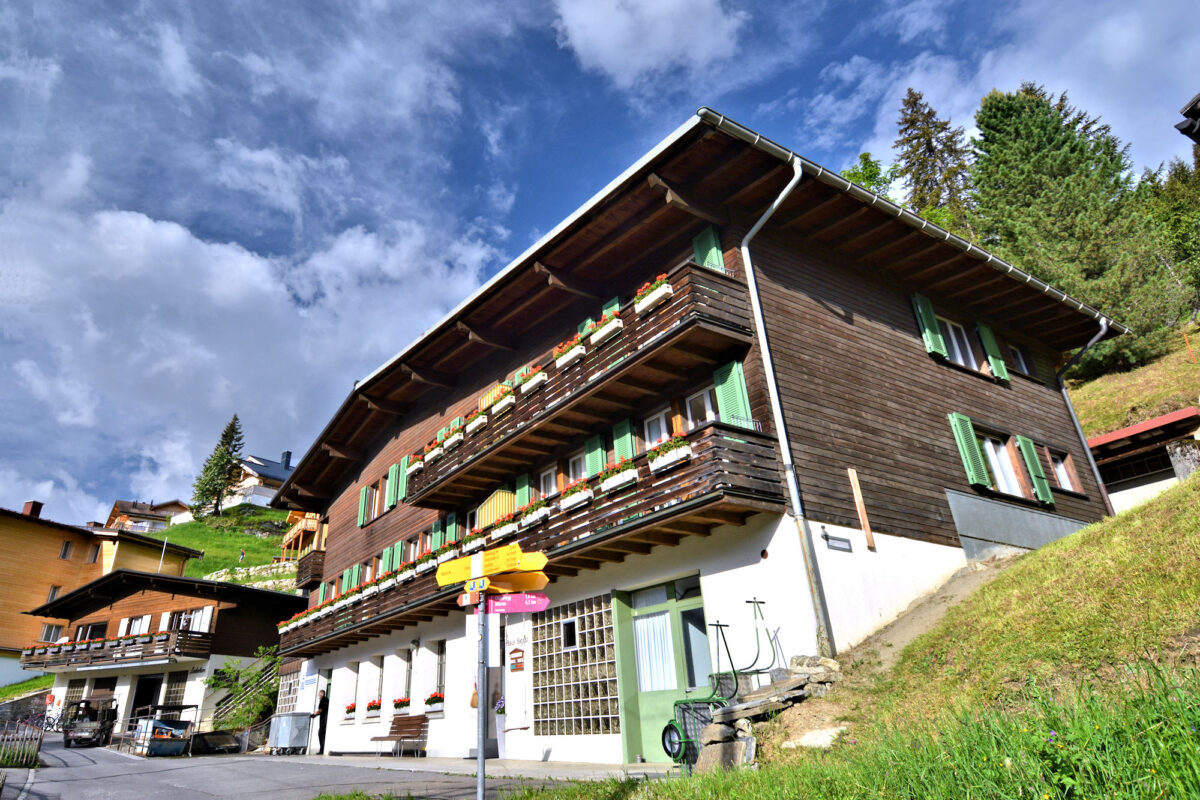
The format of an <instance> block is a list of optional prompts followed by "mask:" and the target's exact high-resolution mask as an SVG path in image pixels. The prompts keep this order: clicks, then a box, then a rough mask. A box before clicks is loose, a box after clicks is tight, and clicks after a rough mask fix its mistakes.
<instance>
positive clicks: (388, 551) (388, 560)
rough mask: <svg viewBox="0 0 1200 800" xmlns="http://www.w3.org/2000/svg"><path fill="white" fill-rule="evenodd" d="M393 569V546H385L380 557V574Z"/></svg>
mask: <svg viewBox="0 0 1200 800" xmlns="http://www.w3.org/2000/svg"><path fill="white" fill-rule="evenodd" d="M391 571H392V548H390V547H385V548H383V555H381V556H380V557H379V574H380V575H382V574H383V573H385V572H391Z"/></svg>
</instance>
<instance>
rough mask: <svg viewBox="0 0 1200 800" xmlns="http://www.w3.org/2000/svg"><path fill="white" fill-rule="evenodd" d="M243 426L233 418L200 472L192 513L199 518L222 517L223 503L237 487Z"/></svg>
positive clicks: (197, 478) (196, 482)
mask: <svg viewBox="0 0 1200 800" xmlns="http://www.w3.org/2000/svg"><path fill="white" fill-rule="evenodd" d="M241 459H242V423H241V422H240V421H239V420H238V417H237V414H234V415H233V419H231V420H230V421H229V422H228V423H227V424H226V425H225V429H224V430H223V431H221V438H220V439H219V440H218V441H217V445H216V447H214V448H213V451H212V454H211V455H210V456H209V457H208V459H207V460H206V461H205V462H204V466H203V467H201V468H200V474H199V475H197V476H196V480H195V481H194V482H193V483H192V509H193V513H195V514H197V515H199V514H202V513H204V512H205V511H210V510H211V511H210V513H212V514H213V516H217V517H219V516H221V503H222V502H224V500H225V496H226V495H227V494H229V492H230V490H232V489H233V487H234V486H236V485H237V480H238V476H239V475H240V474H241V468H242V462H241Z"/></svg>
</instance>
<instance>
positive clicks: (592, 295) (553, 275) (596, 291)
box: [533, 261, 604, 300]
mask: <svg viewBox="0 0 1200 800" xmlns="http://www.w3.org/2000/svg"><path fill="white" fill-rule="evenodd" d="M533 271H534V272H536V273H537V274H538V275H545V276H546V282H547V283H548V284H549V285H550V286H553V287H554V288H556V289H562V290H563V291H564V292H568V293H570V294H574V295H578V296H580V297H586V298H589V299H591V300H599V299H601V298H602V297H604V287H603V286H601V285H600V284H598V283H593V282H592V281H588V280H584V279H583V278H577V277H575V276H574V275H568V274H566V273H565V272H564V271H563V270H559V269H553V268H551V267H547V266H546V265H545V264H543V263H542V262H540V261H535V262H533Z"/></svg>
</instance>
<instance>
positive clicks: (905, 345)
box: [275, 109, 1124, 763]
mask: <svg viewBox="0 0 1200 800" xmlns="http://www.w3.org/2000/svg"><path fill="white" fill-rule="evenodd" d="M747 255H749V259H750V260H749V261H747ZM1123 330H1124V329H1123V328H1122V327H1121V326H1120V325H1119V324H1117V323H1114V322H1112V321H1111V320H1108V319H1107V318H1105V317H1104V316H1103V315H1102V314H1101V313H1100V312H1099V311H1097V310H1096V309H1093V308H1090V307H1089V306H1087V305H1086V304H1084V303H1082V302H1079V301H1077V300H1075V299H1073V298H1070V297H1068V296H1067V295H1065V294H1063V293H1062V292H1061V291H1059V290H1057V289H1054V288H1053V287H1050V286H1047V285H1046V284H1044V283H1042V282H1041V281H1039V280H1037V279H1036V278H1033V277H1032V276H1031V275H1029V274H1028V273H1025V272H1023V271H1021V270H1020V269H1019V268H1017V267H1015V266H1013V265H1010V264H1007V263H1005V262H1003V261H1001V260H1000V259H997V258H996V257H995V256H993V255H991V254H989V253H987V252H985V251H983V250H981V249H980V248H978V247H976V246H975V245H972V244H970V243H968V242H965V241H963V240H961V239H958V238H957V237H954V236H952V235H951V234H949V233H947V232H946V231H943V230H941V229H939V228H937V227H936V226H934V225H932V224H930V223H928V222H926V221H924V220H922V219H920V218H918V217H916V216H914V215H913V214H911V213H910V212H908V211H905V210H904V209H901V208H899V207H898V206H896V205H894V204H892V203H890V202H889V201H887V200H886V199H884V198H881V197H879V196H876V195H874V194H871V193H870V192H868V191H866V190H864V189H862V188H861V187H858V186H855V185H853V184H851V183H849V182H847V181H846V180H845V179H843V178H841V177H840V176H838V175H837V174H836V173H832V172H830V171H828V170H826V169H825V168H823V167H821V166H819V165H817V164H814V163H812V162H810V161H808V160H806V159H804V158H802V157H801V156H799V155H797V154H795V153H792V152H791V151H789V150H786V149H784V148H783V147H781V146H779V145H777V144H775V143H773V142H770V141H768V140H765V139H763V138H762V137H761V136H759V135H758V134H756V133H754V132H753V131H750V130H748V129H746V128H744V127H742V126H741V125H738V124H737V123H735V122H732V121H731V120H728V119H727V118H725V117H723V116H721V115H719V114H716V113H715V112H712V111H710V110H708V109H702V110H701V111H700V112H699V113H698V114H697V116H696V117H695V118H694V119H692V120H691V121H690V122H688V123H687V124H685V125H684V126H682V127H681V128H680V129H678V130H677V131H676V132H675V133H673V134H672V135H671V136H670V137H668V138H667V139H666V140H665V141H664V142H663V143H661V144H660V145H659V146H658V147H656V148H655V149H654V150H653V151H651V152H650V153H648V154H647V155H646V156H645V157H643V158H642V159H641V160H640V161H638V162H637V163H636V164H635V165H633V166H632V167H631V168H630V169H628V170H627V171H626V172H625V173H623V174H622V175H621V176H619V177H618V178H617V179H616V180H614V181H613V182H612V183H611V184H609V185H608V186H607V187H605V188H604V189H603V190H602V191H601V192H599V193H598V194H597V195H596V196H595V197H593V198H592V199H591V200H590V201H588V202H587V203H586V204H585V205H584V206H583V207H581V208H580V209H578V210H577V211H576V212H574V213H573V214H571V215H570V216H569V217H568V218H567V219H565V220H564V221H563V222H562V223H561V224H559V225H558V226H557V227H556V228H555V229H554V230H553V231H551V232H550V233H548V234H547V235H546V236H545V237H543V239H542V240H541V241H539V242H538V243H537V244H535V245H534V246H533V247H531V248H530V249H529V250H528V251H526V252H525V253H523V254H522V255H521V256H519V257H518V258H517V259H516V260H514V261H513V262H512V263H511V264H510V265H509V266H508V267H506V268H505V269H504V270H502V271H501V272H500V273H498V274H497V275H496V276H495V277H494V278H492V279H491V280H490V281H489V282H488V283H487V284H486V285H485V286H483V287H482V288H481V289H480V290H479V291H477V292H476V293H475V294H474V295H472V296H471V297H469V298H467V299H466V300H464V301H463V303H462V304H461V305H459V306H458V307H457V308H456V309H454V310H453V311H452V312H451V313H450V314H449V315H448V316H447V317H446V318H445V319H443V320H442V321H441V322H439V323H438V324H437V325H435V326H433V327H432V328H431V329H430V330H429V331H428V332H426V333H425V334H424V335H422V336H421V338H420V339H418V340H417V341H415V342H413V343H412V344H410V345H409V346H408V347H406V348H405V349H404V350H402V351H401V352H400V353H398V354H397V355H396V356H395V357H394V358H392V359H391V360H390V361H388V362H387V363H386V364H384V365H382V366H381V367H379V368H378V369H377V370H375V371H374V372H373V373H371V374H370V375H368V376H366V377H365V378H363V379H362V380H360V381H358V382H357V383H356V384H355V388H354V390H353V391H352V392H351V393H350V395H349V396H348V397H347V398H346V399H345V401H344V402H343V403H342V405H341V407H340V408H338V409H337V411H336V413H335V414H334V415H333V417H332V419H331V420H330V421H329V423H328V424H327V425H326V426H325V428H324V429H323V430H322V431H321V432H320V433H319V435H318V436H317V439H316V441H315V443H314V444H313V445H312V447H311V448H310V449H309V450H308V452H307V453H306V454H305V456H304V458H303V459H302V460H301V461H300V462H299V464H298V465H297V466H296V469H295V471H294V472H293V473H292V475H291V476H290V477H289V478H288V480H287V481H286V482H285V483H284V484H283V486H282V487H281V488H280V490H279V493H278V495H277V497H276V500H275V504H276V505H277V506H279V507H286V508H290V509H294V510H297V511H305V512H311V513H313V514H315V515H317V518H318V519H319V523H318V524H319V531H320V533H319V535H317V534H316V533H314V535H313V537H312V538H311V539H309V540H306V541H308V542H316V543H317V545H318V546H314V547H312V549H311V550H308V551H307V552H305V553H304V554H303V555H302V557H301V558H300V559H299V564H298V567H299V568H298V576H299V577H298V585H299V586H300V587H301V588H303V589H307V590H308V591H309V608H308V609H307V611H306V613H305V614H303V615H301V616H299V617H298V618H296V619H294V620H289V621H286V622H285V624H284V625H283V626H282V629H281V630H282V636H281V642H282V649H283V652H285V653H287V654H289V655H292V656H296V657H305V658H307V659H309V665H308V667H306V669H309V670H310V671H311V672H312V673H313V674H316V675H317V676H318V678H319V680H318V681H317V682H316V683H315V684H314V685H313V691H314V692H315V688H316V687H317V686H320V687H321V688H328V689H329V691H330V693H331V694H330V696H331V698H332V708H333V709H334V711H335V713H336V715H337V723H338V724H336V725H334V724H333V723H331V727H330V743H329V747H330V748H331V749H332V750H333V751H335V752H337V751H343V752H345V751H358V750H371V749H372V747H371V746H370V736H372V735H377V734H378V733H385V732H386V731H387V729H388V728H387V722H388V719H389V718H390V717H391V716H392V715H393V713H408V711H409V710H410V709H411V710H412V711H414V712H416V711H421V710H424V711H425V712H426V713H427V714H429V715H431V717H432V718H431V722H430V733H429V750H430V752H431V753H435V754H444V755H465V754H466V749H467V747H468V745H467V744H466V742H468V741H471V742H473V741H474V735H473V734H472V735H470V736H467V735H464V731H465V730H470V731H474V725H475V722H474V716H473V714H474V711H473V710H471V709H470V708H469V704H468V698H469V697H470V695H471V693H472V686H473V684H474V678H473V669H474V663H475V654H474V646H475V639H474V636H473V635H472V634H471V632H470V631H468V630H467V628H468V627H469V626H470V625H471V624H472V623H470V622H469V621H468V620H466V619H465V615H464V614H463V613H462V612H461V611H460V610H459V608H458V606H457V605H456V599H457V597H458V595H459V593H460V591H461V587H457V586H456V587H446V588H438V587H437V585H436V582H435V580H434V576H433V572H434V570H433V567H434V566H435V565H436V562H437V561H438V560H444V559H446V558H450V557H454V556H455V555H461V554H465V553H468V552H473V551H475V550H477V549H480V548H486V547H491V546H494V545H495V544H499V543H505V542H509V541H516V542H519V543H520V544H521V547H522V548H523V549H525V550H540V551H543V552H545V553H546V555H547V557H548V558H549V566H548V568H547V570H546V571H547V572H548V573H549V574H550V575H551V576H552V578H553V583H552V584H551V585H550V587H549V588H548V589H547V590H546V593H547V594H548V596H549V598H550V607H549V608H548V609H547V610H545V611H542V612H538V613H533V614H523V615H510V616H508V617H506V618H505V627H504V633H503V636H504V664H505V666H504V668H503V669H502V670H497V671H496V675H495V681H494V685H490V686H489V687H488V690H487V692H486V693H485V692H479V694H480V696H490V695H491V694H496V693H498V692H499V693H502V694H503V696H504V698H505V703H506V707H507V714H506V715H505V720H504V722H505V725H504V727H505V729H506V730H504V731H502V732H499V733H498V734H497V735H498V736H505V737H506V750H507V753H508V755H509V757H516V758H539V759H541V758H554V759H566V760H588V761H608V762H617V761H621V762H626V763H628V762H632V761H635V760H636V759H637V758H638V757H642V758H645V759H648V760H651V761H662V760H665V755H664V754H663V752H662V750H661V748H660V746H659V744H658V742H659V739H658V734H659V731H661V729H662V727H663V725H664V724H665V723H666V722H667V721H668V720H669V719H670V717H671V714H672V703H673V702H674V701H675V700H676V699H680V698H682V697H685V696H687V692H688V691H689V690H690V689H691V688H692V687H697V686H706V685H707V682H708V679H709V673H710V672H712V671H713V670H716V669H718V668H726V669H727V668H728V666H729V664H728V654H727V653H726V652H724V651H720V650H716V649H715V648H716V642H715V641H710V639H709V637H708V633H709V627H708V624H709V623H712V622H715V621H717V620H719V621H720V622H722V623H725V624H727V625H729V626H730V627H729V628H728V629H727V632H728V638H729V642H730V645H731V650H732V655H733V658H734V660H735V661H736V662H739V666H740V665H742V662H746V661H749V660H750V656H749V655H748V653H754V652H759V653H760V659H759V661H758V662H757V663H758V666H759V667H761V666H763V665H764V664H765V663H766V662H768V661H770V662H772V663H774V664H775V665H777V666H778V665H780V664H781V663H782V662H783V661H784V660H786V658H787V657H789V656H791V655H796V654H811V653H815V652H817V651H818V650H824V651H826V652H833V651H836V650H837V649H840V648H844V647H847V646H849V645H852V644H854V643H855V642H857V641H860V640H861V639H862V638H864V637H865V636H866V635H868V634H869V633H870V632H871V631H873V630H875V629H876V628H878V627H879V626H881V625H882V624H885V623H886V622H888V621H889V620H890V619H892V618H893V617H895V616H896V615H897V614H898V613H899V612H900V611H902V610H903V609H904V608H905V607H906V606H907V605H908V604H909V603H910V602H911V601H912V600H913V599H915V598H916V597H918V596H920V595H922V594H924V593H926V592H928V591H930V590H931V589H933V588H935V587H936V586H937V585H939V584H940V583H941V582H942V581H944V580H945V579H946V578H947V577H949V576H950V575H951V574H952V573H953V572H954V571H956V570H957V569H959V568H961V567H962V566H963V565H964V564H965V563H966V561H967V560H968V559H970V558H976V557H985V556H987V555H989V554H991V553H995V552H998V551H1004V550H1011V549H1018V548H1028V547H1033V546H1037V545H1038V544H1040V543H1042V542H1044V541H1049V540H1051V539H1053V538H1056V537H1058V536H1061V535H1064V534H1065V533H1068V532H1070V531H1071V530H1074V529H1076V528H1078V527H1080V526H1082V525H1084V524H1086V523H1087V522H1090V521H1093V520H1096V519H1098V518H1100V517H1101V516H1102V515H1103V514H1104V512H1105V501H1104V498H1103V494H1102V491H1101V489H1100V487H1099V485H1098V482H1097V479H1096V472H1095V468H1094V465H1093V464H1092V463H1091V461H1090V460H1089V454H1088V450H1087V447H1086V444H1085V443H1084V441H1083V439H1082V435H1081V434H1080V432H1079V429H1078V426H1077V424H1076V421H1075V418H1074V413H1073V410H1072V409H1071V407H1070V404H1069V399H1068V398H1067V396H1066V394H1065V392H1063V391H1062V387H1061V385H1060V383H1059V381H1058V377H1057V375H1056V369H1057V368H1058V367H1059V365H1060V364H1061V363H1062V362H1063V360H1064V354H1066V353H1067V352H1069V351H1071V350H1073V349H1075V348H1080V347H1083V346H1086V345H1088V344H1089V343H1090V342H1093V341H1096V340H1098V339H1100V338H1102V337H1105V336H1113V335H1117V334H1118V333H1120V332H1122V331H1123ZM1059 465H1063V469H1058V466H1059ZM792 476H794V481H795V488H794V491H793V488H792V485H791V483H792V482H791V478H792ZM754 599H756V600H759V601H763V602H764V603H765V605H764V606H762V607H763V608H764V609H765V615H766V619H767V623H766V624H767V625H768V626H769V627H770V629H771V630H772V631H774V632H776V633H775V648H774V651H775V652H774V653H772V654H770V655H767V654H766V653H765V651H763V648H762V647H758V648H757V650H756V642H757V641H758V634H759V631H756V627H755V623H754V620H753V617H752V614H751V610H750V609H751V607H750V606H749V605H747V603H746V601H750V600H754ZM714 652H715V653H716V654H715V655H714ZM435 693H440V694H443V695H444V697H445V700H444V705H443V704H439V703H436V702H431V703H426V702H425V700H427V699H432V700H433V701H436V700H437V696H436V694H435ZM310 697H311V696H310ZM401 697H404V698H407V699H408V700H409V701H410V703H409V705H408V706H405V707H396V708H393V703H392V702H391V701H392V700H393V699H394V698H401ZM373 701H374V702H378V703H380V704H381V705H382V710H379V709H375V710H374V713H371V710H369V706H370V705H371V704H372V702H373ZM303 702H304V700H303V699H301V705H303ZM307 702H312V701H311V699H309V700H308V701H307ZM396 705H397V706H399V704H396ZM343 708H345V709H346V711H345V713H344V714H343V712H342V710H341V709H343Z"/></svg>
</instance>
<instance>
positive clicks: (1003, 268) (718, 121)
mask: <svg viewBox="0 0 1200 800" xmlns="http://www.w3.org/2000/svg"><path fill="white" fill-rule="evenodd" d="M696 116H697V117H699V118H700V119H702V120H704V121H705V122H706V123H708V124H709V125H711V126H713V127H714V128H716V129H717V130H719V131H721V132H722V133H727V134H729V135H730V136H733V137H734V138H737V139H741V140H742V141H744V142H746V143H747V144H749V145H750V146H752V147H755V148H757V149H759V150H761V151H762V152H764V153H767V154H768V155H771V156H774V157H775V158H778V159H779V160H780V161H783V162H786V163H789V164H799V165H800V167H801V168H802V169H803V170H804V172H806V173H808V174H809V175H812V176H813V177H814V178H816V179H817V180H819V181H820V182H821V183H824V184H826V185H828V186H832V187H833V188H835V189H837V190H838V191H841V192H845V193H846V194H848V195H850V196H851V197H853V198H854V199H856V200H860V201H862V202H864V203H866V204H867V205H869V206H874V207H875V208H878V209H879V210H881V211H883V212H885V213H887V214H890V215H892V216H893V217H896V218H897V219H898V220H900V221H901V222H903V223H905V224H906V225H909V226H911V227H913V228H915V229H917V230H920V231H924V232H925V233H927V234H929V235H930V236H931V237H933V238H935V239H941V240H942V241H944V242H946V244H949V245H951V246H952V247H955V248H957V249H959V250H962V251H963V252H964V253H966V254H967V255H969V256H973V257H975V258H977V259H978V260H980V261H982V262H984V263H985V264H987V265H988V266H990V267H992V268H993V269H995V270H997V271H998V272H1003V273H1005V274H1007V275H1009V276H1011V277H1013V278H1014V279H1016V280H1019V281H1021V282H1022V283H1025V284H1027V285H1029V286H1032V287H1033V288H1034V289H1037V290H1038V291H1040V292H1041V293H1042V294H1044V295H1047V296H1048V297H1051V298H1053V299H1055V300H1057V301H1058V302H1060V303H1063V304H1064V305H1067V306H1070V307H1072V308H1074V309H1075V310H1077V311H1079V312H1080V313H1082V314H1085V315H1087V316H1089V317H1091V318H1092V319H1094V320H1096V321H1097V322H1098V321H1100V320H1101V319H1104V318H1105V317H1104V315H1103V314H1102V313H1101V312H1100V311H1099V310H1097V309H1095V308H1093V307H1092V306H1090V305H1088V304H1087V303H1084V302H1083V301H1082V300H1076V299H1075V298H1074V297H1071V296H1070V295H1068V294H1067V293H1066V292H1064V291H1062V290H1061V289H1056V288H1054V287H1053V286H1051V285H1050V284H1048V283H1046V282H1045V281H1043V280H1040V279H1038V278H1035V277H1034V276H1033V275H1030V274H1029V273H1028V272H1025V271H1024V270H1021V269H1018V268H1017V267H1014V266H1013V265H1012V264H1009V263H1008V262H1007V261H1005V260H1003V259H1001V258H997V257H996V256H994V255H992V254H991V253H989V252H987V251H986V250H983V249H982V248H979V247H976V246H975V245H974V244H972V243H970V242H968V241H967V240H966V239H963V238H961V237H959V236H955V235H954V234H952V233H950V231H948V230H946V229H945V228H940V227H938V226H937V225H934V224H933V223H932V222H930V221H928V220H925V219H921V218H920V217H918V216H917V215H916V214H914V213H913V212H911V211H909V210H908V209H906V208H904V207H903V206H899V205H897V204H896V203H893V202H892V201H891V200H888V199H887V198H885V197H881V196H880V195H878V194H875V193H874V192H871V191H868V190H867V189H864V188H863V187H861V186H859V185H858V184H856V183H854V182H853V181H850V180H847V179H846V178H843V177H842V176H841V175H839V174H837V173H836V172H832V171H830V170H828V169H826V168H825V167H822V166H821V165H820V164H817V163H816V162H814V161H809V160H808V159H807V158H805V157H804V156H801V155H799V154H798V153H794V152H792V151H791V150H788V149H787V148H786V147H783V146H782V145H780V144H777V143H775V142H773V141H771V140H770V139H767V138H765V137H764V136H763V135H762V134H759V133H755V132H754V131H752V130H750V129H749V128H747V127H746V126H744V125H742V124H740V123H737V122H734V121H733V120H731V119H729V118H728V117H726V116H725V115H724V114H719V113H717V112H716V111H713V110H712V109H711V108H707V107H704V108H701V109H699V110H698V111H697V112H696ZM1108 327H1109V329H1111V330H1112V331H1115V332H1117V333H1129V332H1130V331H1129V329H1128V328H1126V327H1125V326H1124V325H1121V324H1120V323H1117V322H1112V321H1111V320H1110V321H1109V323H1108Z"/></svg>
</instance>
